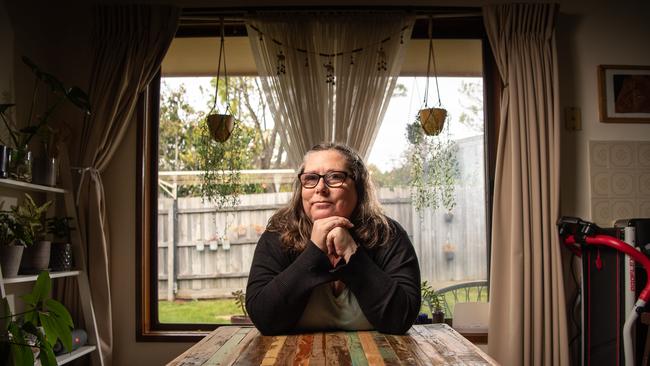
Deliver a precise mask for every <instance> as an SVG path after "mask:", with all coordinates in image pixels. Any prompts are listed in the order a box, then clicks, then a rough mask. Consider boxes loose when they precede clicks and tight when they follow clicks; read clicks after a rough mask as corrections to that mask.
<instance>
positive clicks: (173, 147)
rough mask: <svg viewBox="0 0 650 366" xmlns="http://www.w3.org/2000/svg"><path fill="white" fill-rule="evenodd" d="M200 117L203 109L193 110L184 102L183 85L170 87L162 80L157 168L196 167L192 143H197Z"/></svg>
mask: <svg viewBox="0 0 650 366" xmlns="http://www.w3.org/2000/svg"><path fill="white" fill-rule="evenodd" d="M204 117H205V116H204V113H203V112H197V111H195V110H194V108H192V106H190V105H189V103H188V102H187V90H186V88H185V85H183V84H181V85H180V86H179V87H178V88H177V89H172V88H171V87H170V86H169V85H168V84H167V83H165V82H163V85H162V88H161V95H160V123H159V127H158V128H159V132H158V169H159V170H160V171H178V170H198V169H199V161H198V155H197V153H196V146H197V145H199V144H200V133H199V126H200V124H201V122H202V121H203V118H204Z"/></svg>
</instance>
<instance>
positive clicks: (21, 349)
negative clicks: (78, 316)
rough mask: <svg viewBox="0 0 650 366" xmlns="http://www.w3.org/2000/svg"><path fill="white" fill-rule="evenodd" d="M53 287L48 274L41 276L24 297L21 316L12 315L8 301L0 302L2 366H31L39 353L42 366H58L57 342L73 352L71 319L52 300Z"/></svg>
mask: <svg viewBox="0 0 650 366" xmlns="http://www.w3.org/2000/svg"><path fill="white" fill-rule="evenodd" d="M51 287H52V280H51V279H50V276H49V273H48V272H47V271H42V272H40V274H39V275H38V278H37V280H36V284H35V285H34V288H33V289H32V292H31V293H29V294H27V295H24V296H22V299H23V301H24V302H25V311H24V312H22V313H19V314H13V313H12V312H11V309H10V308H9V303H8V302H7V299H6V298H3V299H1V300H0V306H1V307H0V312H1V314H0V315H1V316H0V319H1V323H2V327H0V364H2V365H11V364H13V365H14V366H27V365H29V366H31V365H34V358H35V353H38V359H39V360H40V363H41V365H42V366H55V365H57V362H56V357H55V356H54V351H53V347H54V345H55V344H56V343H57V340H60V341H61V343H62V344H63V346H64V347H65V349H66V350H72V332H71V329H72V327H73V323H72V317H71V316H70V313H69V312H68V310H67V309H66V308H65V306H63V305H62V304H61V303H60V302H58V301H56V300H54V299H52V298H50V295H49V294H50V290H51Z"/></svg>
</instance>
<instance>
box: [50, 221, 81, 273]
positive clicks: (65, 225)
mask: <svg viewBox="0 0 650 366" xmlns="http://www.w3.org/2000/svg"><path fill="white" fill-rule="evenodd" d="M46 226H47V233H48V234H49V235H50V236H51V237H52V249H51V252H50V267H52V270H55V271H69V270H70V269H72V266H73V263H72V260H73V259H72V240H71V239H72V231H73V230H75V228H74V226H72V217H69V216H55V217H50V218H48V219H47V220H46Z"/></svg>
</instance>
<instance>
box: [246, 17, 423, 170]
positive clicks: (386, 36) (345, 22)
mask: <svg viewBox="0 0 650 366" xmlns="http://www.w3.org/2000/svg"><path fill="white" fill-rule="evenodd" d="M413 22H414V18H413V16H412V15H407V14H405V13H398V14H359V13H349V14H345V13H344V14H329V13H321V14H311V13H289V14H266V15H257V16H255V17H251V18H249V19H247V21H246V25H247V31H248V37H249V40H250V42H251V48H252V50H253V56H254V57H255V64H256V65H257V69H258V71H259V73H260V75H261V76H263V77H262V78H261V84H262V87H263V89H264V94H265V98H266V99H267V105H269V106H270V107H271V113H272V114H273V117H274V120H275V122H276V123H279V124H280V125H281V126H282V128H281V129H280V131H281V133H282V134H283V135H282V142H283V144H284V146H285V149H286V151H287V152H288V155H289V159H290V161H291V162H293V164H294V165H296V166H297V165H299V164H300V162H302V158H303V155H304V154H305V153H306V152H307V151H308V150H309V149H310V148H311V147H312V146H313V145H315V144H317V143H319V142H323V141H336V142H341V143H345V144H347V145H349V146H351V147H353V148H354V149H356V150H357V152H359V154H360V155H361V156H363V157H366V158H367V157H368V156H369V155H370V149H371V147H372V144H373V142H374V140H375V137H376V136H377V133H378V132H379V127H380V126H381V122H382V120H383V117H384V114H385V113H386V109H387V108H388V103H389V102H390V99H391V96H392V94H393V89H394V87H395V84H396V83H397V78H398V77H399V72H400V70H401V68H402V61H403V59H404V54H405V52H406V47H407V45H408V41H409V40H410V38H411V37H410V35H411V30H412V27H413ZM353 50H356V52H352V51H353ZM328 54H329V55H334V56H330V57H328V56H327V55H328ZM279 55H281V56H279ZM280 57H282V59H283V60H284V61H283V63H282V62H279V61H278V60H279V59H280ZM329 66H331V67H329ZM280 67H283V72H279V71H278V70H279V68H280Z"/></svg>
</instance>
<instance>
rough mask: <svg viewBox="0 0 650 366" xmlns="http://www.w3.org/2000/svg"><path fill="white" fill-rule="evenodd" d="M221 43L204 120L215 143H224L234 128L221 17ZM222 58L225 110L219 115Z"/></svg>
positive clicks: (223, 28)
mask: <svg viewBox="0 0 650 366" xmlns="http://www.w3.org/2000/svg"><path fill="white" fill-rule="evenodd" d="M220 20H221V42H220V46H219V59H218V61H217V82H216V83H215V84H216V86H215V88H214V103H213V104H212V109H210V112H208V117H207V119H206V121H207V124H208V128H209V130H210V136H211V137H212V139H213V140H215V141H217V142H226V141H227V140H228V138H229V137H230V135H231V134H232V130H233V128H234V127H235V118H234V117H233V115H232V114H231V111H230V99H229V95H228V70H227V69H226V50H225V38H224V33H225V27H224V18H223V17H221V18H220ZM222 58H223V76H224V79H225V82H226V109H225V110H224V112H223V114H220V113H219V109H218V108H217V98H218V97H219V79H221V59H222Z"/></svg>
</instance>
